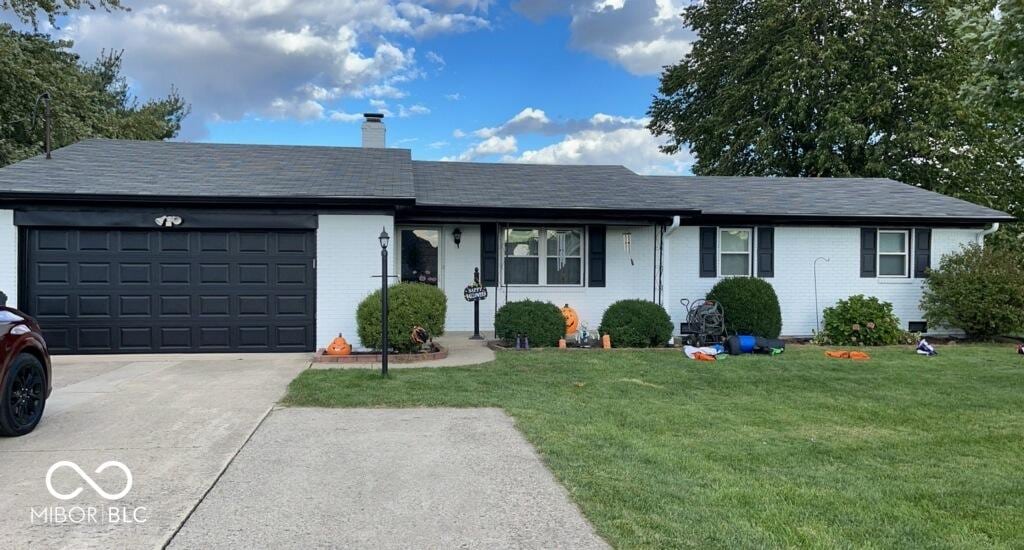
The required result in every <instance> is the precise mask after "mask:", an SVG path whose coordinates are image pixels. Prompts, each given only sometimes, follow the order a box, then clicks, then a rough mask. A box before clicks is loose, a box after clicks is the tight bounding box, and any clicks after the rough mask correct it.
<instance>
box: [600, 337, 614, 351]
mask: <svg viewBox="0 0 1024 550" xmlns="http://www.w3.org/2000/svg"><path fill="white" fill-rule="evenodd" d="M601 347H602V348H604V349H612V337H611V336H608V335H607V334H605V335H604V336H602V337H601Z"/></svg>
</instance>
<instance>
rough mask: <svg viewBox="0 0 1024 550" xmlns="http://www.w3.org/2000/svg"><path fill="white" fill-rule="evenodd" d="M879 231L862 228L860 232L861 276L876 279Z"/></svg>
mask: <svg viewBox="0 0 1024 550" xmlns="http://www.w3.org/2000/svg"><path fill="white" fill-rule="evenodd" d="M877 252H878V230H877V229H874V228H869V227H862V228H861V230H860V276H861V277H874V276H875V275H876V273H877V272H878V269H877V267H876V266H875V263H876V262H877V261H878V254H877Z"/></svg>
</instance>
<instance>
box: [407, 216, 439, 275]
mask: <svg viewBox="0 0 1024 550" xmlns="http://www.w3.org/2000/svg"><path fill="white" fill-rule="evenodd" d="M399 235H400V241H401V242H400V243H399V247H400V251H399V253H400V254H401V259H402V266H401V277H402V281H403V282H413V283H426V284H428V285H434V286H437V285H438V281H439V280H440V278H441V275H440V270H439V267H440V266H439V263H438V260H439V252H440V249H441V247H440V245H441V229H440V228H436V227H406V228H401V229H399Z"/></svg>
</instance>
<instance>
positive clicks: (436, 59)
mask: <svg viewBox="0 0 1024 550" xmlns="http://www.w3.org/2000/svg"><path fill="white" fill-rule="evenodd" d="M424 57H426V58H427V61H429V62H431V63H433V64H434V65H437V67H438V69H443V68H444V66H445V65H447V63H445V61H444V58H443V57H441V56H440V55H439V54H438V53H437V52H427V54H426V55H425V56H424Z"/></svg>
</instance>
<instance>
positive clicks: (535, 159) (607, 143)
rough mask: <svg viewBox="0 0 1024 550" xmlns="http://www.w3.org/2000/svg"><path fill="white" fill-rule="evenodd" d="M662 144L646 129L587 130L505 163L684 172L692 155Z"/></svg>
mask: <svg viewBox="0 0 1024 550" xmlns="http://www.w3.org/2000/svg"><path fill="white" fill-rule="evenodd" d="M661 144H662V143H661V142H660V141H659V140H658V139H657V138H655V137H654V136H653V135H651V133H650V132H649V131H648V130H647V129H646V128H619V129H616V130H611V131H604V130H584V131H581V132H576V133H574V134H569V135H567V136H565V137H564V138H563V139H562V140H561V141H559V142H557V143H553V144H551V145H548V146H546V147H542V148H540V149H534V150H529V151H523V152H522V153H521V154H520V155H518V156H506V157H505V158H504V159H503V160H505V161H506V162H529V163H539V164H621V165H623V166H625V167H626V168H629V169H630V170H633V171H634V172H637V173H640V174H685V173H689V172H690V168H691V167H692V165H693V158H692V157H690V156H689V155H688V154H685V155H684V154H682V153H680V154H677V155H673V156H669V155H666V154H664V153H662V152H661V151H659V150H658V146H659V145H661Z"/></svg>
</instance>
